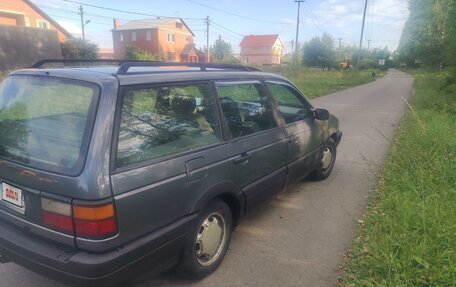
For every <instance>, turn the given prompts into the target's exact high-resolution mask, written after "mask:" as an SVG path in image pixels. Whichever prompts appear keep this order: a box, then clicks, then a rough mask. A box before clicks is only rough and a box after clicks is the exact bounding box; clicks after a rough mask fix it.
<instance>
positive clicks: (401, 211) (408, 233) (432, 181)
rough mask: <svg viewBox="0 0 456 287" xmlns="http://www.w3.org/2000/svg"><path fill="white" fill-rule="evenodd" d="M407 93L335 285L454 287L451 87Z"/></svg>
mask: <svg viewBox="0 0 456 287" xmlns="http://www.w3.org/2000/svg"><path fill="white" fill-rule="evenodd" d="M451 83H452V84H451ZM414 88H415V91H416V95H415V97H414V98H413V99H412V100H411V106H409V109H408V112H407V113H406V115H405V117H404V118H403V120H402V124H401V127H400V128H399V131H398V133H397V136H396V139H395V142H394V145H393V146H392V148H391V151H390V157H389V159H388V160H387V162H386V164H385V166H384V169H383V173H382V175H381V176H380V177H379V180H378V184H377V188H376V190H375V193H374V195H373V196H372V198H371V199H370V203H369V206H368V208H367V210H366V213H365V215H364V218H362V219H360V220H359V221H358V222H359V230H358V234H357V236H356V239H355V241H354V243H353V246H352V250H351V252H349V253H348V254H347V261H346V263H345V264H344V267H343V274H342V276H341V279H340V286H344V287H348V286H394V287H399V286H410V287H412V286H414V287H419V286H423V287H424V286H426V287H428V286H436V287H437V286H448V287H450V286H456V132H455V128H456V83H455V82H454V77H451V75H445V74H443V73H440V74H431V73H421V74H419V73H418V74H417V75H416V80H415V86H414Z"/></svg>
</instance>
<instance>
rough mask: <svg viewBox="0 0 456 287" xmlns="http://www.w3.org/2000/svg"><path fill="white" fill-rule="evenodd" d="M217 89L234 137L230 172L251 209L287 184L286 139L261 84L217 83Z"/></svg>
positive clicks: (230, 139) (230, 133)
mask: <svg viewBox="0 0 456 287" xmlns="http://www.w3.org/2000/svg"><path fill="white" fill-rule="evenodd" d="M215 86H216V90H217V94H218V97H219V101H220V106H221V108H222V114H223V115H224V118H225V122H226V126H227V130H228V132H229V137H230V138H229V140H228V143H227V153H228V158H229V160H230V161H231V162H232V165H231V170H230V171H229V172H230V175H231V177H232V179H233V181H234V182H236V183H237V184H238V185H239V186H240V187H241V189H242V190H243V192H244V194H245V196H246V198H247V208H248V209H250V208H251V207H253V206H255V205H257V204H259V203H261V202H262V201H264V200H265V199H267V198H268V197H270V196H271V195H273V194H275V193H276V192H278V191H280V190H281V189H282V188H283V186H284V184H285V180H286V139H285V135H284V132H283V129H282V128H280V127H279V125H278V123H277V118H278V114H277V113H276V111H275V110H274V109H273V108H272V103H271V99H270V98H269V97H268V96H267V94H266V93H265V88H264V86H263V85H262V84H261V82H259V81H236V82H234V81H230V82H217V83H216V84H215Z"/></svg>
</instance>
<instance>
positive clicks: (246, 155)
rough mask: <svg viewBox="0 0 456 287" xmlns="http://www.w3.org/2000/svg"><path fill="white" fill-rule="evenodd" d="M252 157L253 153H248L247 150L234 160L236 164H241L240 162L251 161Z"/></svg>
mask: <svg viewBox="0 0 456 287" xmlns="http://www.w3.org/2000/svg"><path fill="white" fill-rule="evenodd" d="M251 157H252V154H251V153H246V152H245V153H242V154H241V157H238V158H235V159H234V160H233V162H234V164H240V163H242V164H246V163H248V162H249V158H251Z"/></svg>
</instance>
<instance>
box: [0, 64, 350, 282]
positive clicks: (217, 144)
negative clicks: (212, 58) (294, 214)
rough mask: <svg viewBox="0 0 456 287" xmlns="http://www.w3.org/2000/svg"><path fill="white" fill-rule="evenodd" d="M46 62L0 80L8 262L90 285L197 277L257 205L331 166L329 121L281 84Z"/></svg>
mask: <svg viewBox="0 0 456 287" xmlns="http://www.w3.org/2000/svg"><path fill="white" fill-rule="evenodd" d="M55 62H56V60H45V61H41V62H39V63H37V64H35V65H34V66H33V67H32V68H29V69H22V70H17V71H15V72H13V73H11V74H10V75H9V76H8V77H7V78H5V79H4V80H3V82H2V83H1V85H0V133H1V135H2V136H1V140H0V182H1V185H2V193H1V199H0V254H1V255H0V259H2V260H3V261H5V260H12V261H14V262H16V263H18V264H21V265H23V266H25V267H27V268H29V269H31V270H34V271H36V272H39V273H42V274H44V275H46V276H49V277H52V278H56V279H59V280H63V281H65V282H71V283H74V282H79V283H83V284H89V285H90V284H94V285H98V284H111V283H115V282H119V281H122V280H126V279H127V278H129V277H131V276H133V275H134V274H137V273H139V272H143V273H144V272H149V273H153V274H155V273H156V272H160V271H163V270H165V269H168V268H170V267H173V266H176V267H177V270H178V271H179V272H180V273H182V274H185V275H188V276H190V277H193V278H200V277H203V276H206V275H208V274H210V273H211V272H213V271H214V270H215V269H216V268H217V267H218V266H219V264H220V262H221V261H222V259H223V257H224V255H225V253H226V251H227V249H228V245H229V242H230V238H231V233H232V230H233V228H234V227H235V226H236V225H237V224H238V223H239V222H240V220H241V219H242V218H243V216H244V215H245V214H246V213H248V212H249V211H250V210H251V209H252V208H254V207H255V206H256V205H258V204H260V203H261V202H263V201H264V200H266V199H268V198H269V197H270V196H272V195H274V194H276V193H277V192H279V191H281V190H283V189H284V188H286V187H288V186H290V185H292V184H294V183H297V182H299V181H300V180H302V179H303V178H304V177H306V176H309V175H311V176H312V177H314V178H315V179H319V180H321V179H324V178H326V177H328V176H329V174H330V173H331V170H332V169H333V167H334V162H335V159H336V148H337V145H338V144H339V142H340V140H341V136H342V133H341V132H340V131H339V129H338V125H339V123H338V120H337V119H336V118H335V117H334V116H333V115H330V113H329V112H328V111H327V110H324V109H314V108H313V107H312V105H311V104H310V103H309V102H308V101H307V100H306V99H305V98H304V96H303V95H302V94H301V92H299V90H298V89H297V88H296V87H295V86H293V84H292V83H290V82H289V81H288V80H287V79H285V78H283V77H281V76H278V75H275V74H270V73H264V72H261V71H258V70H256V69H254V68H250V67H246V66H239V65H217V64H195V63H187V64H185V63H159V62H125V61H124V62H121V63H120V65H119V66H114V65H111V66H101V65H100V63H98V62H97V61H93V62H89V63H87V62H88V61H81V62H86V63H85V66H83V67H74V66H73V67H64V66H62V67H55V64H57V65H62V64H68V63H72V61H64V60H63V61H61V63H55ZM57 62H58V61H57ZM104 62H106V61H104ZM87 64H91V65H92V67H87ZM49 65H54V67H49ZM46 67H47V68H46Z"/></svg>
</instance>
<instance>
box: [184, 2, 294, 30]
mask: <svg viewBox="0 0 456 287" xmlns="http://www.w3.org/2000/svg"><path fill="white" fill-rule="evenodd" d="M187 1H188V2H190V3H193V4H196V5H199V6H201V7H205V8H208V9H211V10H214V11H218V12H221V13H225V14H228V15H231V16H235V17H238V18H243V19H246V20H250V21H256V22H261V23H269V24H280V25H289V23H283V22H276V21H268V20H262V19H256V18H252V17H248V16H244V15H239V14H236V13H233V12H230V11H226V10H223V9H220V8H215V7H212V6H209V5H206V4H203V3H201V2H197V1H194V0H187Z"/></svg>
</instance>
